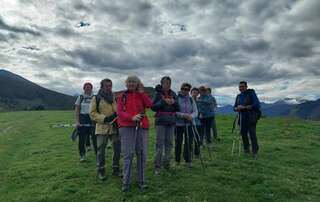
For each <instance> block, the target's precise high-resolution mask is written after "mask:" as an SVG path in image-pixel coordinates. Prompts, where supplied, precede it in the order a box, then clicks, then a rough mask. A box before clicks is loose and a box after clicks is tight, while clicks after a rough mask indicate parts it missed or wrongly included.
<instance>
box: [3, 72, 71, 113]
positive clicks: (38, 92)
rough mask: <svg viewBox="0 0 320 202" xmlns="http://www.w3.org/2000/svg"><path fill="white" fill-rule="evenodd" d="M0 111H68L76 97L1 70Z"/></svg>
mask: <svg viewBox="0 0 320 202" xmlns="http://www.w3.org/2000/svg"><path fill="white" fill-rule="evenodd" d="M0 86H1V91H0V111H11V110H43V109H46V110H67V109H72V108H73V106H74V101H75V99H74V97H72V96H69V95H65V94H62V93H58V92H55V91H52V90H48V89H46V88H43V87H41V86H39V85H37V84H35V83H32V82H31V81H28V80H27V79H25V78H23V77H21V76H18V75H16V74H14V73H11V72H9V71H6V70H0Z"/></svg>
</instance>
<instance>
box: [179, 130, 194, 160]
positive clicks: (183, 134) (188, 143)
mask: <svg viewBox="0 0 320 202" xmlns="http://www.w3.org/2000/svg"><path fill="white" fill-rule="evenodd" d="M183 140H184V147H183V158H184V160H185V161H186V162H188V163H189V162H191V152H192V142H193V132H192V126H177V127H176V135H175V157H176V162H180V157H181V149H182V143H183Z"/></svg>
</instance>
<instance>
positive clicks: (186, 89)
mask: <svg viewBox="0 0 320 202" xmlns="http://www.w3.org/2000/svg"><path fill="white" fill-rule="evenodd" d="M181 90H183V91H190V88H181Z"/></svg>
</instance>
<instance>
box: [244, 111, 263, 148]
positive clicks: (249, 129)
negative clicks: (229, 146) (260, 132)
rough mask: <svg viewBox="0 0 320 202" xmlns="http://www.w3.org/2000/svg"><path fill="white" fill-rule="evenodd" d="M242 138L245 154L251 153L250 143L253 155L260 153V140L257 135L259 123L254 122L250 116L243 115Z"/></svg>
mask: <svg viewBox="0 0 320 202" xmlns="http://www.w3.org/2000/svg"><path fill="white" fill-rule="evenodd" d="M240 124H241V125H240V126H241V131H240V132H241V137H242V142H243V149H244V152H245V153H250V143H249V138H250V141H251V145H252V153H253V154H257V153H258V151H259V145H258V139H257V135H256V126H257V122H252V121H250V119H249V116H248V115H241V122H240Z"/></svg>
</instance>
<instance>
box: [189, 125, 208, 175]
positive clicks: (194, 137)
mask: <svg viewBox="0 0 320 202" xmlns="http://www.w3.org/2000/svg"><path fill="white" fill-rule="evenodd" d="M191 128H192V132H193V134H194V136H193V139H194V141H195V143H196V144H197V147H198V149H199V159H200V162H201V166H202V168H203V170H204V171H205V166H204V163H203V159H202V156H201V146H200V143H199V139H197V137H198V136H197V137H196V132H195V130H194V126H193V125H192V127H191ZM198 138H199V137H198Z"/></svg>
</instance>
